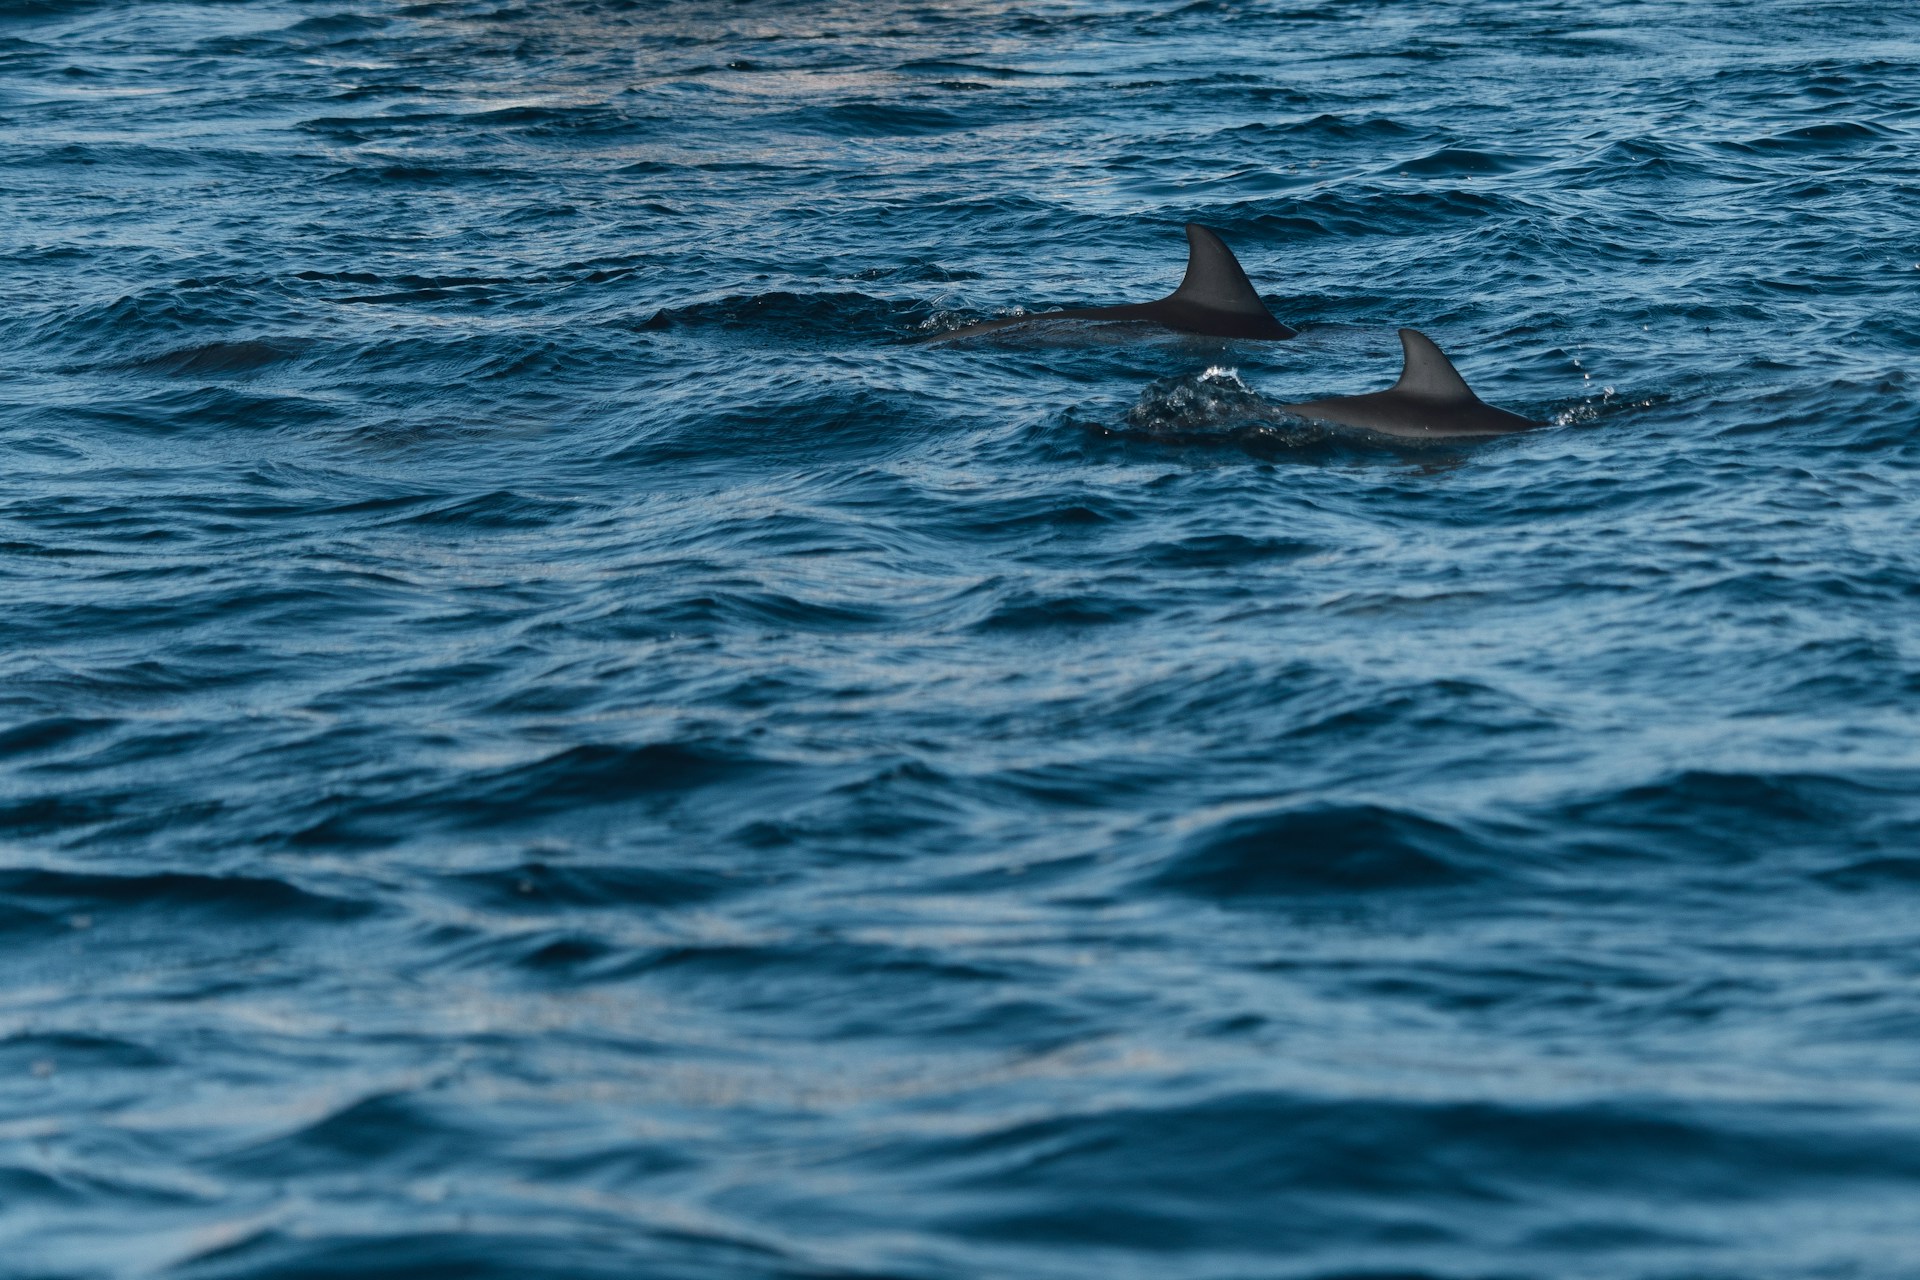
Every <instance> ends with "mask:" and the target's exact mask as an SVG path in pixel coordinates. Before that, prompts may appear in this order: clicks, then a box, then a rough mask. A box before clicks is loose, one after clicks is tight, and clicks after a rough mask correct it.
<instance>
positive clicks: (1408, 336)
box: [1393, 329, 1480, 404]
mask: <svg viewBox="0 0 1920 1280" xmlns="http://www.w3.org/2000/svg"><path fill="white" fill-rule="evenodd" d="M1400 348H1401V350H1403V351H1405V352H1406V355H1407V363H1406V367H1405V368H1403V369H1401V371H1400V381H1398V382H1396V383H1394V384H1393V389H1394V390H1395V391H1398V392H1401V393H1403V394H1405V395H1410V396H1419V397H1420V398H1421V399H1422V400H1468V401H1472V402H1473V403H1475V404H1478V403H1479V402H1480V397H1479V396H1476V395H1475V394H1473V388H1471V387H1469V386H1468V385H1467V380H1466V379H1465V378H1462V377H1461V376H1460V373H1459V371H1458V370H1457V369H1455V368H1454V367H1453V362H1452V361H1451V360H1449V359H1447V357H1446V354H1445V353H1444V352H1442V351H1441V350H1440V348H1438V347H1436V346H1434V345H1433V339H1431V338H1429V337H1427V335H1426V334H1424V333H1421V332H1420V331H1419V330H1418V329H1402V330H1401V331H1400Z"/></svg>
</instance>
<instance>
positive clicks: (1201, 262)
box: [1167, 222, 1278, 324]
mask: <svg viewBox="0 0 1920 1280" xmlns="http://www.w3.org/2000/svg"><path fill="white" fill-rule="evenodd" d="M1167 301H1169V302H1185V303H1189V304H1191V305H1193V306H1196V307H1201V308H1204V309H1205V310H1208V311H1225V312H1228V313H1230V314H1233V315H1245V316H1265V317H1266V318H1267V319H1269V320H1272V319H1273V313H1272V312H1271V311H1268V310H1267V304H1266V303H1264V302H1262V301H1260V295H1259V294H1257V293H1255V292H1254V291H1253V282H1252V281H1251V280H1248V279H1247V273H1246V272H1245V271H1243V270H1241V269H1240V261H1239V259H1237V258H1235V257H1234V256H1233V250H1231V249H1229V248H1227V244H1226V241H1224V240H1222V239H1221V238H1220V237H1219V236H1217V235H1215V234H1214V233H1213V232H1211V231H1209V230H1208V229H1207V228H1205V227H1203V226H1201V225H1200V224H1199V223H1197V222H1189V223H1188V224H1187V275H1186V279H1184V280H1182V281H1181V282H1180V287H1179V288H1178V289H1175V290H1174V291H1173V293H1172V295H1171V296H1169V297H1168V299H1167ZM1275 323H1276V324H1277V323H1278V322H1277V321H1276V322H1275Z"/></svg>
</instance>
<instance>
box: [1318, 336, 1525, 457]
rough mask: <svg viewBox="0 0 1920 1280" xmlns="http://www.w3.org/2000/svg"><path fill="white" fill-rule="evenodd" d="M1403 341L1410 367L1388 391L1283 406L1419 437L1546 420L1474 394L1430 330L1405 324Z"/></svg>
mask: <svg viewBox="0 0 1920 1280" xmlns="http://www.w3.org/2000/svg"><path fill="white" fill-rule="evenodd" d="M1400 346H1401V348H1402V350H1404V351H1405V352H1406V357H1407V359H1406V367H1405V368H1403V369H1402V370H1401V371H1400V381H1398V382H1396V383H1394V384H1393V386H1392V387H1390V388H1388V389H1387V390H1385V391H1375V392H1372V393H1371V394H1368V395H1364V396H1339V397H1337V398H1335V399H1332V400H1310V401H1308V402H1307V403H1305V404H1288V405H1282V406H1280V407H1281V408H1283V409H1285V410H1287V412H1289V413H1297V414H1299V415H1300V416H1301V417H1303V418H1310V419H1312V420H1313V421H1315V422H1332V423H1337V424H1338V425H1340V426H1344V427H1358V428H1360V430H1362V431H1372V432H1375V433H1377V434H1379V435H1385V436H1399V437H1402V438H1404V439H1415V440H1429V439H1431V440H1438V439H1443V438H1447V437H1458V436H1501V435H1507V434H1509V433H1511V432H1514V431H1526V430H1528V429H1529V428H1532V427H1537V426H1539V425H1540V424H1539V423H1537V422H1532V421H1529V420H1528V419H1526V418H1523V417H1521V416H1520V415H1519V414H1517V413H1508V412H1507V411H1506V410H1505V409H1496V408H1495V407H1494V406H1492V405H1490V404H1488V403H1487V402H1486V401H1484V400H1482V399H1481V398H1480V397H1479V396H1476V395H1475V394H1473V390H1472V389H1471V388H1470V387H1468V386H1467V383H1466V379H1464V378H1462V377H1461V376H1460V374H1459V372H1458V371H1457V370H1456V369H1455V368H1454V367H1453V364H1452V362H1451V361H1449V360H1448V359H1447V357H1446V356H1445V354H1443V353H1442V352H1441V350H1440V348H1438V347H1436V346H1434V345H1433V341H1432V339H1430V338H1428V337H1427V335H1426V334H1424V333H1421V332H1419V331H1418V330H1415V329H1402V330H1401V331H1400Z"/></svg>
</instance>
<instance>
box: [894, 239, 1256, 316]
mask: <svg viewBox="0 0 1920 1280" xmlns="http://www.w3.org/2000/svg"><path fill="white" fill-rule="evenodd" d="M1054 320H1132V321H1136V322H1138V321H1145V322H1147V323H1149V324H1157V325H1160V326H1162V327H1163V328H1167V329H1173V330H1176V331H1178V332H1180V333H1199V334H1205V335H1206V336H1208V337H1210V338H1265V339H1269V340H1272V339H1279V338H1291V337H1292V336H1293V335H1294V331H1293V330H1292V329H1289V328H1288V327H1287V326H1286V325H1284V324H1281V323H1280V322H1279V321H1278V320H1275V319H1274V318H1273V313H1272V312H1271V311H1268V310H1267V304H1266V303H1264V302H1262V301H1260V295H1259V294H1257V293H1255V292H1254V291H1253V284H1252V282H1250V281H1249V280H1248V279H1247V273H1246V272H1245V271H1243V270H1241V269H1240V263H1239V262H1238V261H1237V260H1236V259H1235V258H1234V256H1233V250H1231V249H1229V248H1227V245H1226V242H1225V241H1223V240H1222V239H1221V238H1220V237H1219V236H1218V235H1216V234H1214V232H1212V231H1210V230H1208V229H1207V228H1206V227H1203V226H1201V225H1199V224H1198V223H1194V222H1189V223H1188V224H1187V275H1186V279H1184V280H1182V281H1181V282H1180V287H1179V288H1178V289H1175V290H1174V291H1173V292H1172V293H1170V294H1168V295H1167V296H1166V297H1164V298H1162V299H1160V301H1158V302H1135V303H1130V304H1128V305H1126V306H1119V307H1076V308H1074V309H1073V310H1071V311H1039V312H1035V313H1033V314H1032V315H1024V316H1008V317H1006V318H1004V319H1001V320H983V321H981V322H980V323H979V324H970V325H967V326H965V327H963V328H959V329H955V330H953V331H951V332H950V333H936V334H933V335H931V336H929V337H926V338H922V339H920V341H922V342H946V341H949V340H951V339H954V338H971V337H973V336H974V335H975V334H981V333H992V332H994V331H995V330H997V329H1011V328H1014V327H1016V326H1026V325H1033V324H1045V323H1047V322H1050V321H1054Z"/></svg>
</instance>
